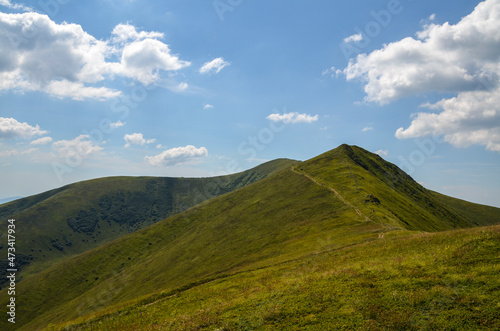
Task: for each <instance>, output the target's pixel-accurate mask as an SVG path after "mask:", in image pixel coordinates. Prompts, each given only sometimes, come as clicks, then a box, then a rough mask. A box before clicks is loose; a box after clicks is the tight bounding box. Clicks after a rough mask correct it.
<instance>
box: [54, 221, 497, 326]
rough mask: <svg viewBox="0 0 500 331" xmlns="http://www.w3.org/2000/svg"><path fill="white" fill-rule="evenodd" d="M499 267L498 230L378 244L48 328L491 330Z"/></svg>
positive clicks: (231, 278) (313, 257) (422, 236)
mask: <svg viewBox="0 0 500 331" xmlns="http://www.w3.org/2000/svg"><path fill="white" fill-rule="evenodd" d="M499 262H500V226H495V227H485V228H478V229H472V230H455V231H448V232H441V233H435V234H419V235H412V236H403V237H398V238H392V239H381V240H377V241H370V242H366V243H363V244H358V245H355V246H352V247H348V248H344V249H338V250H330V251H324V252H321V253H317V254H314V255H311V256H307V257H304V258H302V259H299V260H295V261H292V262H289V263H284V264H279V265H276V266H271V267H268V268H263V269H259V270H253V271H248V272H244V273H238V274H235V275H231V276H227V277H224V278H221V279H215V280H213V281H211V282H207V283H205V284H200V285H198V286H194V287H192V288H188V289H185V290H184V291H179V292H177V293H170V294H169V295H168V296H166V297H164V298H160V299H157V300H155V301H153V302H147V303H138V304H135V305H130V306H128V307H124V308H123V307H122V308H120V309H116V308H114V307H109V308H108V309H107V311H106V310H105V311H103V312H101V315H100V316H96V317H94V318H93V319H90V320H87V321H85V322H80V321H75V322H70V323H66V324H61V325H59V326H57V327H56V326H54V327H48V328H47V329H48V330H51V329H54V330H55V329H59V328H60V327H65V330H164V329H168V330H250V329H252V330H253V329H257V330H276V329H281V330H283V329H286V330H353V329H362V330H421V329H427V330H471V329H474V330H493V329H499V328H500V299H499V298H500V279H499V278H498V277H497V276H498V274H499V272H500V264H499ZM115 309H116V310H115Z"/></svg>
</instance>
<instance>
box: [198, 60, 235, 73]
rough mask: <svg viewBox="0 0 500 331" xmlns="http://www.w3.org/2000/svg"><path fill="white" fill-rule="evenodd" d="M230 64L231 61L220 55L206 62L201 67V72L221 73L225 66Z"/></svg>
mask: <svg viewBox="0 0 500 331" xmlns="http://www.w3.org/2000/svg"><path fill="white" fill-rule="evenodd" d="M228 65H230V63H229V62H227V61H224V59H223V58H221V57H218V58H216V59H213V60H212V61H210V62H207V63H205V64H204V65H203V66H202V67H201V68H200V73H201V74H209V73H213V72H215V73H216V74H217V73H219V72H220V71H221V70H222V69H224V67H226V66H228Z"/></svg>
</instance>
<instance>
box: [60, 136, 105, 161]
mask: <svg viewBox="0 0 500 331" xmlns="http://www.w3.org/2000/svg"><path fill="white" fill-rule="evenodd" d="M89 138H90V137H89V136H88V135H80V136H78V137H76V138H75V139H73V140H60V141H56V142H54V143H53V144H52V148H54V149H55V150H56V151H57V152H58V153H59V155H60V156H61V157H66V158H68V157H75V156H79V157H86V156H88V155H90V154H92V153H96V152H99V151H101V150H103V148H102V147H101V146H99V145H97V144H95V143H94V142H93V141H92V140H90V139H89Z"/></svg>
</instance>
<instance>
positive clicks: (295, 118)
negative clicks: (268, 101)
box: [266, 112, 319, 124]
mask: <svg viewBox="0 0 500 331" xmlns="http://www.w3.org/2000/svg"><path fill="white" fill-rule="evenodd" d="M266 119H268V120H270V121H273V122H283V123H286V124H295V123H312V122H316V121H317V120H318V119H319V116H318V115H314V116H311V115H308V114H299V113H297V112H292V113H286V114H277V113H276V114H271V115H269V116H267V117H266Z"/></svg>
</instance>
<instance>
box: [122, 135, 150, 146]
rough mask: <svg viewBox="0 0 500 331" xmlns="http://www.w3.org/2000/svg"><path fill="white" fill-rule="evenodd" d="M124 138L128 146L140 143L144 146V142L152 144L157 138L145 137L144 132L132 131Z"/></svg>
mask: <svg viewBox="0 0 500 331" xmlns="http://www.w3.org/2000/svg"><path fill="white" fill-rule="evenodd" d="M123 139H124V140H125V142H126V144H125V147H126V148H128V147H130V145H140V146H143V145H144V144H152V143H154V142H156V139H147V140H146V139H144V135H143V134H142V133H132V134H126V135H125V136H124V137H123Z"/></svg>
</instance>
